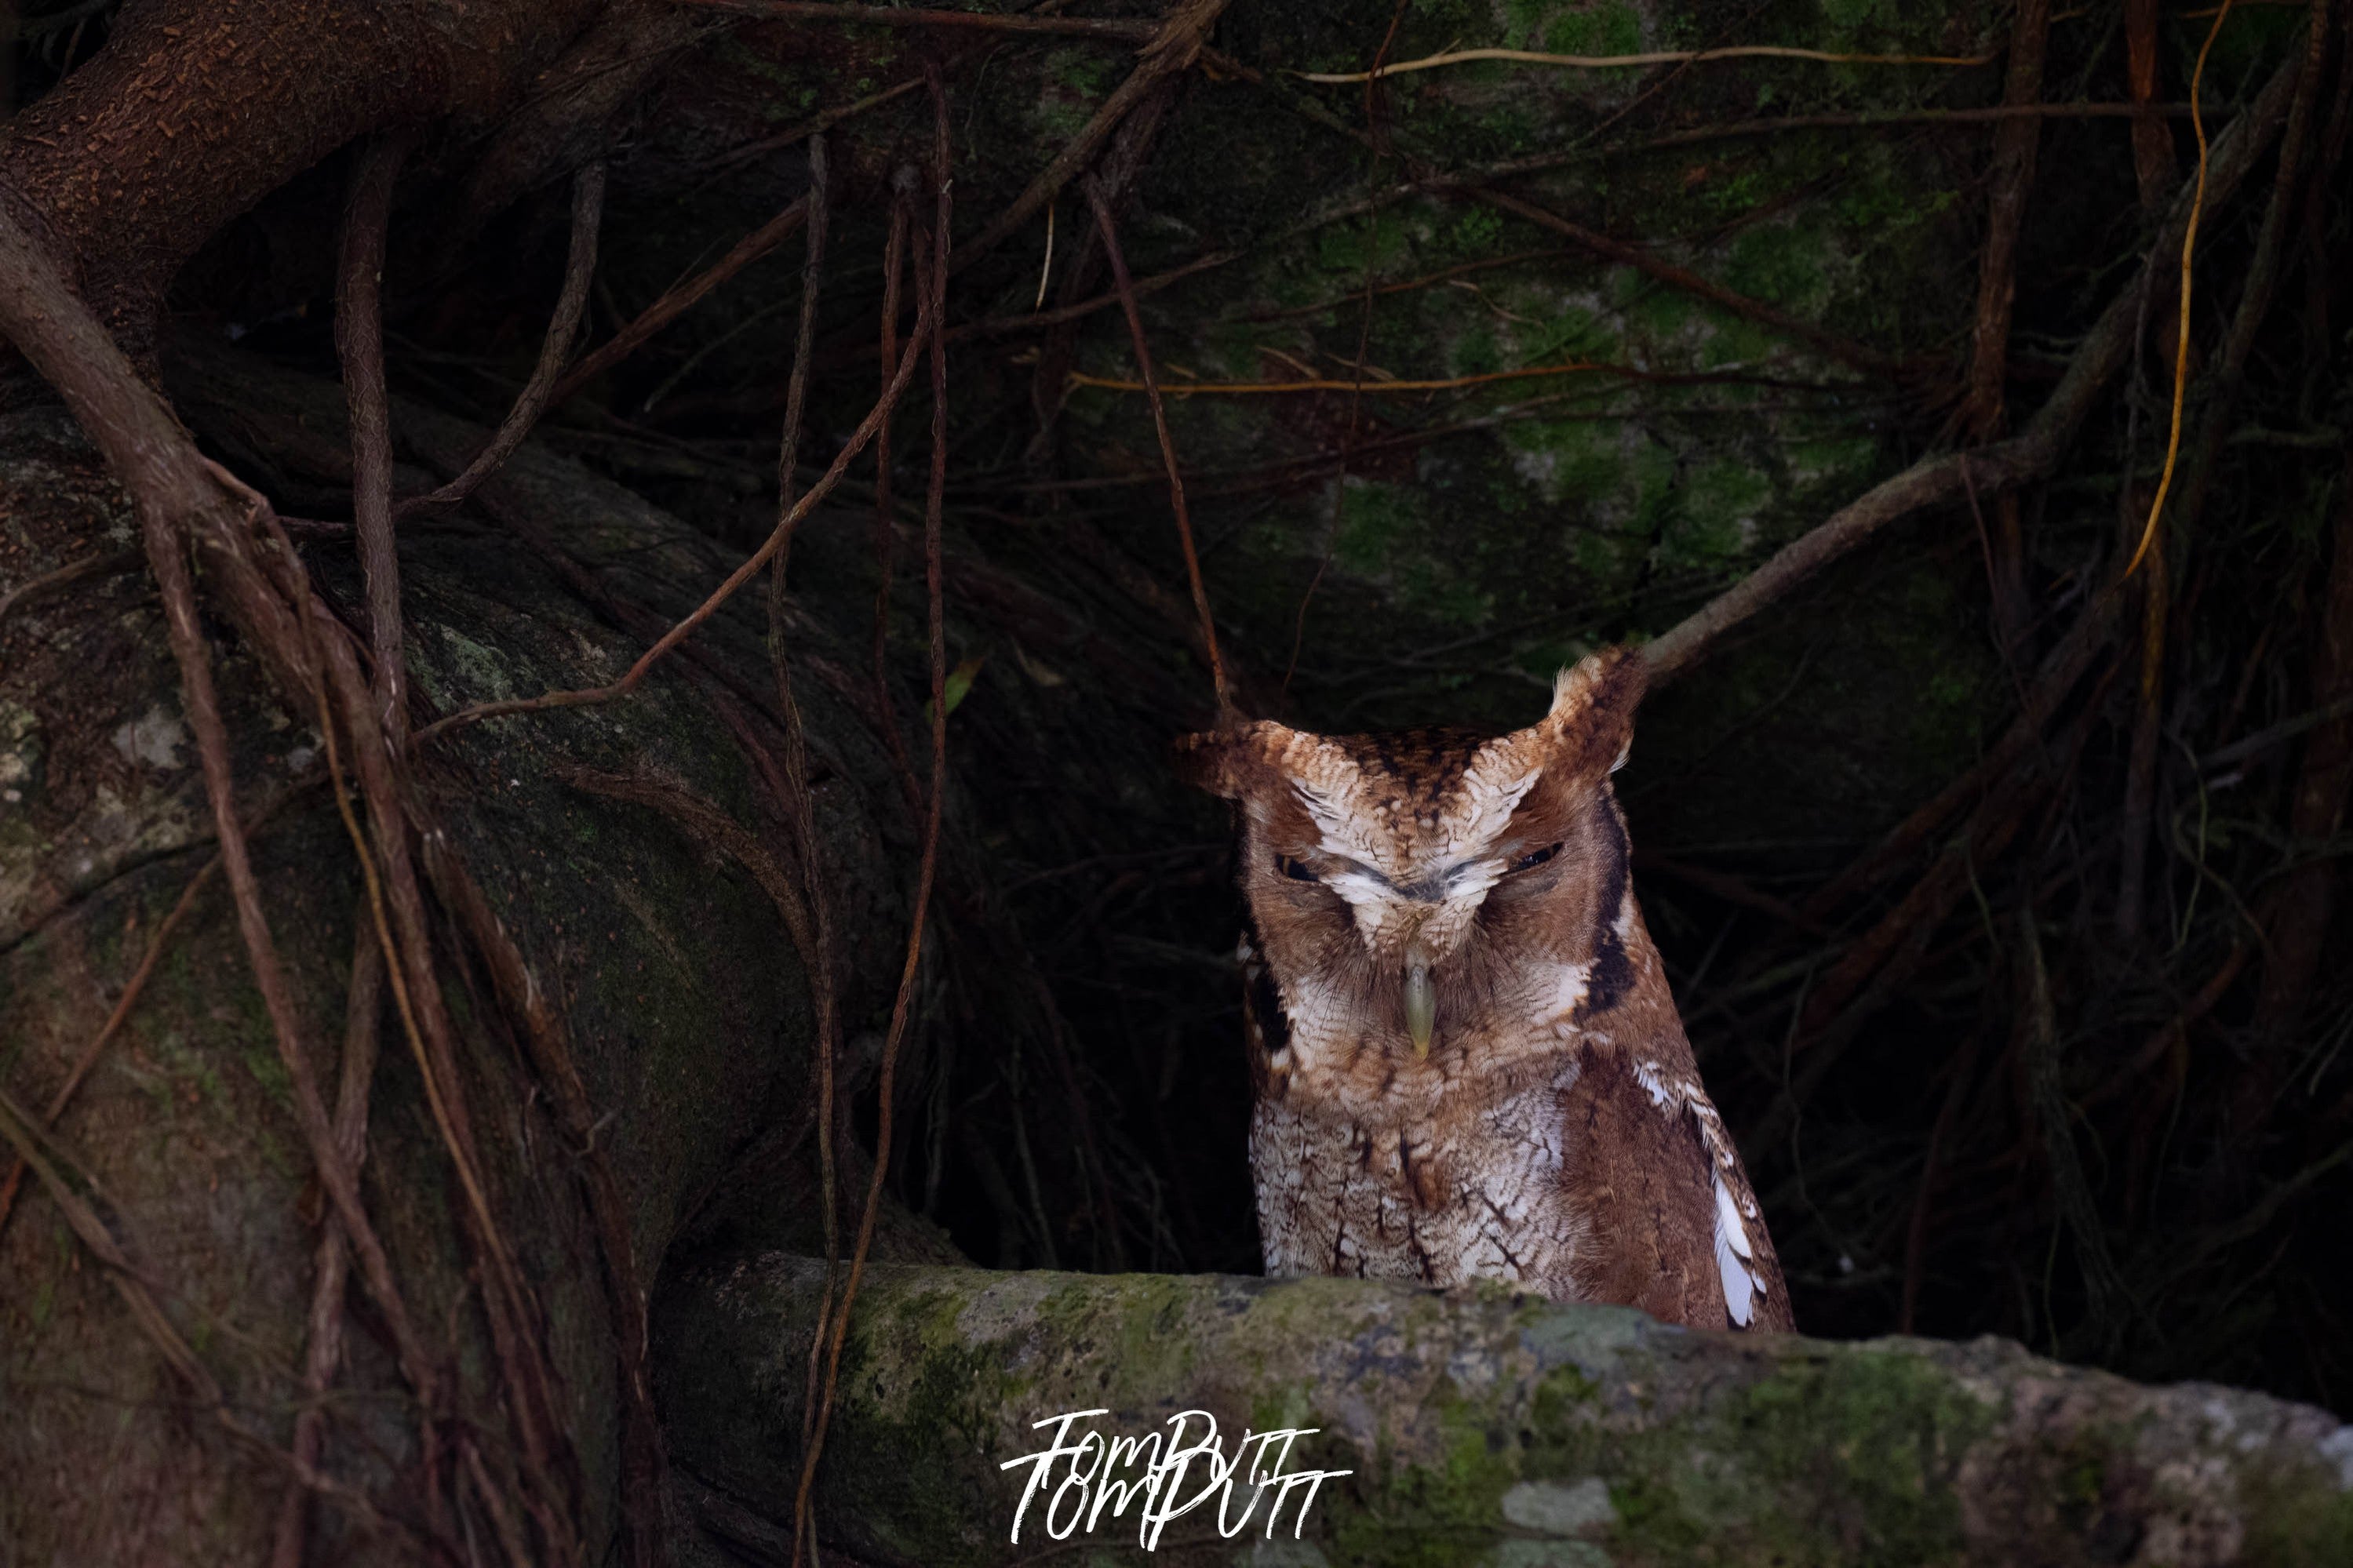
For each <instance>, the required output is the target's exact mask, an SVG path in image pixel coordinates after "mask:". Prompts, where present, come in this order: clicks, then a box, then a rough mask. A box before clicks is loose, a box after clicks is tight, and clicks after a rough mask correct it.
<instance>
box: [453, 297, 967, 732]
mask: <svg viewBox="0 0 2353 1568" xmlns="http://www.w3.org/2000/svg"><path fill="white" fill-rule="evenodd" d="M932 326H933V317H932V313H931V303H930V301H929V300H925V301H924V305H923V314H922V315H921V316H919V317H918V318H917V320H916V321H915V330H914V331H913V333H912V334H911V335H910V336H909V338H908V340H907V350H906V353H904V354H902V356H901V357H900V361H899V369H898V373H897V374H894V375H893V376H892V378H891V383H890V384H889V385H888V386H886V387H884V388H883V390H882V397H881V401H879V402H877V403H876V404H875V405H874V406H873V408H872V409H871V410H869V411H868V413H867V416H866V417H865V418H864V419H863V420H861V421H860V423H859V426H858V428H857V429H856V430H854V431H852V432H851V433H850V437H849V441H848V443H846V444H845V445H844V446H843V447H842V449H841V450H840V452H839V453H838V454H836V456H835V458H834V459H833V462H832V463H831V464H830V465H829V466H828V468H826V470H825V472H824V473H823V474H821V475H820V476H818V481H817V483H815V484H813V485H811V486H810V487H809V489H808V492H807V494H805V495H803V496H802V497H801V498H800V499H799V500H797V501H795V502H794V503H793V506H792V510H790V511H788V512H786V514H785V518H784V520H783V521H780V522H779V523H778V524H777V525H776V531H775V532H772V533H770V534H769V535H768V538H767V540H766V542H765V543H763V544H762V545H761V546H760V548H759V549H757V550H755V551H754V552H752V553H751V554H750V555H749V556H748V557H746V558H745V559H744V563H742V564H741V565H739V566H737V567H736V568H735V570H734V571H733V572H731V573H729V574H727V580H726V581H725V582H723V583H722V584H719V586H718V587H716V588H714V589H712V593H711V596H710V597H709V598H707V599H705V600H703V602H702V604H701V605H697V606H696V607H695V609H694V611H693V612H692V613H691V615H689V616H686V618H685V619H683V620H681V621H680V622H678V623H677V624H676V625H675V626H671V627H670V630H668V631H667V632H664V633H663V634H662V636H661V637H660V639H659V641H657V642H656V643H655V644H654V645H653V647H649V648H648V649H647V650H646V651H645V652H644V653H642V654H640V655H638V661H637V662H636V663H635V664H633V665H631V666H630V667H629V668H628V673H627V674H626V675H624V676H622V677H621V679H618V680H617V681H615V682H613V683H612V684H611V685H609V686H591V687H583V688H580V689H575V690H570V691H551V692H548V693H546V694H545V695H543V696H539V697H522V698H515V699H512V700H504V701H498V702H484V703H480V704H479V705H477V706H475V707H472V708H466V709H461V710H459V711H458V712H455V713H452V714H449V715H448V716H447V717H446V718H442V719H438V720H436V721H434V722H432V723H430V724H427V726H425V728H423V729H422V730H419V731H417V741H418V742H420V743H421V742H425V741H427V740H429V739H431V738H433V737H435V736H438V735H441V734H446V733H447V732H448V731H451V730H455V729H459V728H462V727H464V726H466V725H469V724H477V723H480V721H483V720H485V719H497V718H503V717H505V716H507V715H509V714H514V713H537V712H542V711H544V710H549V709H554V708H578V707H586V706H590V705H593V704H595V703H598V702H609V701H611V700H613V699H614V698H617V697H623V696H627V695H628V693H630V692H632V691H634V690H636V689H638V682H639V681H642V680H643V679H645V678H646V673H647V671H649V670H650V669H651V668H653V667H654V666H655V665H656V664H658V663H659V662H660V661H661V660H662V659H663V658H666V657H667V656H668V655H669V654H670V651H671V650H672V649H674V648H676V647H678V645H679V644H681V643H682V642H684V641H685V640H686V639H687V638H688V637H691V636H693V635H694V632H695V629H696V628H697V627H699V626H702V624H703V623H704V622H705V621H707V620H709V619H710V618H711V617H712V616H715V615H717V614H718V613H719V610H720V607H721V606H722V605H725V604H726V603H727V601H728V600H730V599H732V598H733V597H734V596H735V594H736V592H737V590H739V589H741V588H742V587H743V586H744V584H746V583H748V582H750V581H751V580H752V579H753V578H754V576H755V575H757V574H759V571H760V569H761V568H762V567H764V566H765V565H766V564H767V563H769V561H770V560H771V559H773V558H774V557H775V555H776V552H777V550H778V549H780V548H782V546H783V543H784V540H785V536H786V529H788V528H794V527H797V526H799V523H800V521H801V519H802V518H804V517H806V516H807V515H808V513H809V512H810V511H812V510H815V509H816V508H817V506H818V503H819V502H821V501H823V500H825V498H826V497H828V495H831V494H832V493H833V487H834V486H835V485H837V484H839V482H840V481H841V476H842V475H843V474H844V473H846V472H848V471H849V465H850V464H851V463H852V462H853V461H855V460H856V459H857V458H858V456H859V454H860V453H861V452H863V451H865V450H866V447H867V446H868V444H869V443H871V441H872V440H873V439H874V434H875V431H876V430H877V429H879V428H880V427H881V424H882V421H884V420H885V419H887V418H889V417H890V415H891V411H892V409H893V408H895V407H897V406H898V403H899V398H900V396H901V395H902V394H904V393H905V391H906V390H907V384H908V382H909V381H910V380H912V379H913V376H914V371H915V360H916V356H917V355H918V354H919V353H921V352H922V350H923V345H924V343H925V342H927V341H929V339H930V337H931V333H932Z"/></svg>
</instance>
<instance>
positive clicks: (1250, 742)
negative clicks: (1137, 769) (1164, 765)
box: [1173, 719, 1292, 800]
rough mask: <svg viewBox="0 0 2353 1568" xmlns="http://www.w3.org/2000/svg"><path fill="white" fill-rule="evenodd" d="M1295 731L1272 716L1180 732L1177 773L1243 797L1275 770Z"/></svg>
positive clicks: (1217, 792) (1226, 794) (1175, 754)
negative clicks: (1221, 727)
mask: <svg viewBox="0 0 2353 1568" xmlns="http://www.w3.org/2000/svg"><path fill="white" fill-rule="evenodd" d="M1291 734H1292V731H1289V730H1287V729H1285V728H1283V726H1282V725H1280V724H1278V723H1276V722H1274V721H1272V720H1271V719H1261V720H1259V721H1257V722H1256V723H1251V724H1238V725H1233V726H1230V727H1229V728H1226V729H1221V730H1207V731H1202V732H1201V733H1199V734H1198V735H1180V736H1178V737H1177V739H1176V746H1175V748H1174V752H1173V761H1174V762H1175V764H1176V776H1177V777H1178V778H1179V779H1182V780H1183V781H1184V782H1185V783H1187V784H1191V785H1192V786H1193V787H1194V788H1196V789H1205V790H1208V792H1209V793H1210V794H1211V795H1222V796H1224V797H1225V798H1226V799H1228V800H1240V799H1241V798H1242V797H1243V796H1245V795H1250V794H1252V793H1253V792H1255V791H1256V790H1259V789H1262V788H1263V787H1265V785H1266V784H1268V783H1269V782H1270V779H1271V774H1272V773H1274V772H1275V771H1276V770H1275V766H1274V759H1275V758H1276V757H1277V756H1279V755H1280V754H1281V753H1282V748H1283V744H1284V742H1287V741H1289V740H1290V739H1291Z"/></svg>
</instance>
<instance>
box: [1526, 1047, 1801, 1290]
mask: <svg viewBox="0 0 2353 1568" xmlns="http://www.w3.org/2000/svg"><path fill="white" fill-rule="evenodd" d="M1570 1098H1571V1100H1572V1101H1573V1102H1574V1103H1573V1104H1572V1105H1571V1106H1570V1107H1569V1108H1568V1109H1569V1110H1571V1114H1572V1118H1573V1120H1572V1121H1571V1133H1572V1138H1573V1139H1575V1140H1576V1141H1577V1142H1580V1143H1582V1145H1583V1147H1582V1148H1580V1149H1579V1150H1578V1151H1577V1157H1576V1158H1575V1159H1574V1160H1573V1161H1572V1165H1573V1167H1574V1170H1573V1171H1572V1172H1570V1173H1568V1174H1569V1176H1570V1181H1569V1186H1570V1192H1569V1198H1570V1201H1571V1203H1572V1204H1573V1205H1576V1206H1577V1208H1579V1209H1580V1210H1581V1211H1583V1213H1584V1214H1585V1215H1586V1216H1587V1218H1588V1220H1589V1221H1590V1225H1589V1235H1590V1237H1591V1240H1590V1247H1591V1251H1590V1253H1589V1254H1588V1258H1586V1260H1585V1262H1584V1264H1583V1265H1582V1266H1581V1267H1580V1268H1579V1270H1578V1272H1579V1275H1580V1284H1581V1287H1582V1293H1583V1294H1584V1295H1585V1297H1586V1299H1588V1300H1605V1301H1622V1302H1625V1303H1627V1304H1629V1305H1632V1306H1637V1307H1641V1308H1642V1309H1643V1310H1646V1311H1649V1312H1651V1314H1652V1315H1653V1316H1656V1317H1659V1318H1662V1319H1664V1320H1666V1321H1673V1322H1683V1323H1689V1324H1693V1325H1694V1326H1706V1325H1710V1324H1714V1325H1718V1326H1728V1327H1732V1328H1736V1329H1757V1330H1772V1331H1785V1330H1787V1329H1788V1328H1789V1327H1790V1317H1789V1309H1788V1300H1787V1292H1786V1290H1785V1289H1784V1288H1783V1286H1782V1283H1781V1270H1780V1265H1779V1263H1778V1261H1777V1260H1776V1259H1775V1258H1774V1256H1773V1247H1772V1241H1771V1239H1770V1237H1768V1236H1767V1233H1766V1229H1765V1226H1764V1221H1763V1215H1762V1212H1761V1211H1760V1210H1759V1208H1758V1206H1757V1197H1756V1194H1755V1193H1754V1192H1753V1191H1752V1190H1751V1189H1750V1187H1749V1185H1748V1178H1747V1174H1746V1172H1744V1171H1743V1170H1742V1169H1741V1166H1740V1157H1739V1154H1738V1152H1736V1150H1735V1149H1734V1148H1733V1146H1732V1142H1731V1140H1730V1139H1729V1138H1728V1137H1727V1136H1726V1135H1725V1131H1724V1123H1723V1118H1722V1117H1721V1116H1719V1115H1718V1114H1717V1112H1716V1109H1715V1105H1714V1104H1712V1103H1711V1102H1710V1101H1709V1100H1708V1098H1707V1095H1706V1093H1705V1092H1704V1090H1703V1089H1701V1088H1700V1087H1699V1081H1698V1078H1697V1076H1696V1075H1695V1074H1694V1073H1692V1072H1690V1071H1689V1070H1688V1068H1687V1067H1670V1066H1668V1065H1666V1064H1664V1063H1662V1062H1661V1061H1659V1060H1656V1059H1654V1058H1632V1059H1629V1058H1628V1057H1627V1056H1625V1055H1623V1054H1620V1052H1619V1051H1617V1050H1615V1049H1612V1048H1609V1047H1598V1046H1597V1047H1588V1055H1587V1059H1586V1070H1584V1071H1583V1072H1582V1073H1580V1074H1579V1077H1578V1082H1577V1087H1576V1088H1575V1089H1572V1090H1571V1096H1570ZM1719 1313H1721V1314H1722V1315H1721V1316H1718V1314H1719Z"/></svg>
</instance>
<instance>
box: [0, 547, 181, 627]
mask: <svg viewBox="0 0 2353 1568" xmlns="http://www.w3.org/2000/svg"><path fill="white" fill-rule="evenodd" d="M146 559H147V558H146V557H145V556H143V555H142V554H140V553H139V552H137V551H136V550H117V551H111V552H104V553H100V554H97V555H85V556H83V557H82V558H81V559H80V560H79V561H75V562H71V563H68V564H66V565H63V566H60V567H58V569H57V570H56V571H54V572H48V573H44V574H42V575H40V576H38V577H35V578H33V579H32V580H31V581H29V582H26V583H20V584H17V585H16V587H14V588H11V589H9V590H8V592H6V593H5V594H0V626H5V624H6V623H7V620H8V616H9V613H10V612H11V611H13V610H15V609H16V608H17V606H19V605H28V604H31V603H32V602H33V601H34V600H35V599H37V598H40V597H41V596H42V595H46V594H54V593H56V592H57V591H58V589H60V588H70V587H72V586H73V585H74V584H76V583H80V582H84V581H87V580H88V579H90V578H92V577H112V576H116V575H119V574H122V573H125V572H136V571H137V570H138V569H139V568H140V567H141V566H142V565H143V564H145V563H146Z"/></svg>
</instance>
